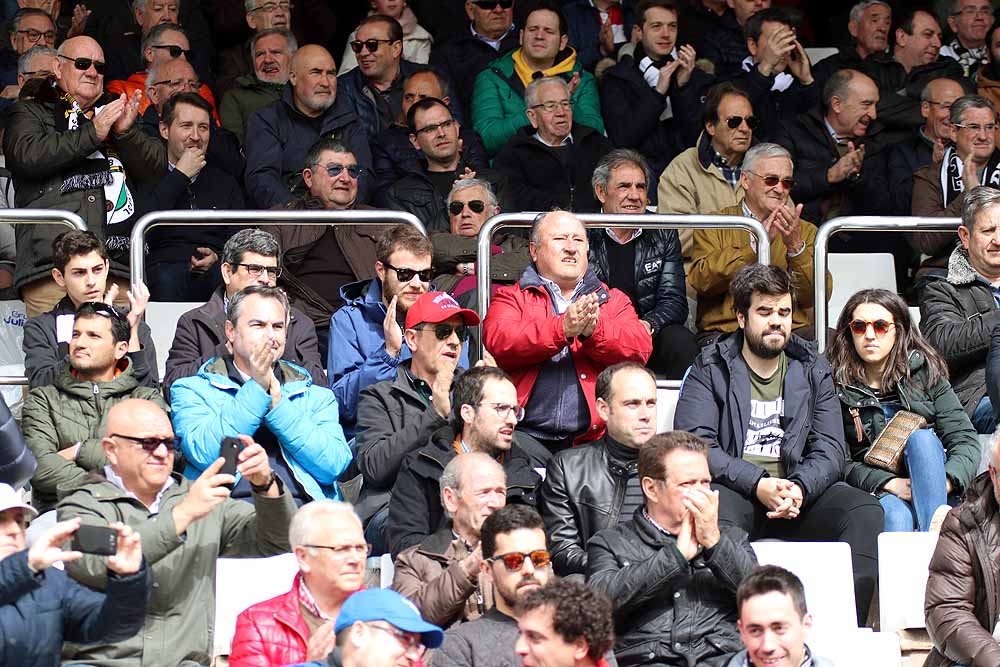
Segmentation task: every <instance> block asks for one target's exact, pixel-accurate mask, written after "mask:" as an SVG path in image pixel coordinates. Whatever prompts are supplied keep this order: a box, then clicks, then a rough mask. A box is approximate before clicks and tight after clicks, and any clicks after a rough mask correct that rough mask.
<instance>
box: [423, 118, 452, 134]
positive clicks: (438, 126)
mask: <svg viewBox="0 0 1000 667" xmlns="http://www.w3.org/2000/svg"><path fill="white" fill-rule="evenodd" d="M454 126H455V119H454V118H449V119H448V120H445V121H441V122H440V123H434V124H433V125H425V126H424V127H422V128H420V129H419V130H415V131H414V134H423V135H425V136H428V135H431V134H435V133H436V132H437V131H438V130H450V129H451V128H453V127H454Z"/></svg>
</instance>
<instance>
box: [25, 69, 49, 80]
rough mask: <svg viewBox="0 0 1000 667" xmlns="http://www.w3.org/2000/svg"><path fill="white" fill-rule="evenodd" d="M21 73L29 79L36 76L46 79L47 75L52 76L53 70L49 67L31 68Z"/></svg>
mask: <svg viewBox="0 0 1000 667" xmlns="http://www.w3.org/2000/svg"><path fill="white" fill-rule="evenodd" d="M20 74H21V76H23V77H25V78H27V79H34V78H40V79H44V78H45V77H47V76H52V72H51V70H47V69H36V70H29V71H27V72H21V73H20Z"/></svg>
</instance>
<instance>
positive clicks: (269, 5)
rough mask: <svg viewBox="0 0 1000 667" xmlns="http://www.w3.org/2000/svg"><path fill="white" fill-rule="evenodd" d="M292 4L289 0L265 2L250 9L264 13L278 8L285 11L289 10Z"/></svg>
mask: <svg viewBox="0 0 1000 667" xmlns="http://www.w3.org/2000/svg"><path fill="white" fill-rule="evenodd" d="M294 6H295V5H293V4H292V3H290V2H265V3H264V4H263V5H258V6H256V7H254V8H253V9H251V10H250V11H252V12H256V11H262V12H264V13H266V14H270V13H272V12H276V11H278V10H279V9H283V10H285V11H286V12H287V11H291V9H292V7H294Z"/></svg>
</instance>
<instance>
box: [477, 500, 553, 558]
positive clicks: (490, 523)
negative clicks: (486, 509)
mask: <svg viewBox="0 0 1000 667" xmlns="http://www.w3.org/2000/svg"><path fill="white" fill-rule="evenodd" d="M515 530H540V531H542V533H544V532H545V523H544V522H543V521H542V516H541V515H540V514H539V513H538V511H537V510H535V508H534V507H529V506H528V505H521V504H514V505H505V506H504V507H501V508H500V509H498V510H497V511H496V512H494V513H493V514H491V515H489V516H488V517H486V520H485V521H483V527H482V528H481V529H480V531H479V546H480V547H481V549H482V552H483V558H493V556H495V555H496V549H497V535H506V534H507V533H513V532H514V531H515ZM547 543H548V537H546V544H547Z"/></svg>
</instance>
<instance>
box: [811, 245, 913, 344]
mask: <svg viewBox="0 0 1000 667" xmlns="http://www.w3.org/2000/svg"><path fill="white" fill-rule="evenodd" d="M827 258H828V264H827V267H828V269H829V271H830V276H831V277H832V278H833V292H832V293H831V294H830V301H829V305H828V306H827V313H828V314H829V316H828V317H827V320H826V322H827V326H829V327H831V328H832V327H834V326H836V324H837V318H839V317H840V311H842V310H843V309H844V304H846V303H847V300H848V299H850V298H851V296H853V295H854V293H855V292H858V291H859V290H863V289H868V288H882V289H887V290H889V291H890V292H895V291H896V264H895V261H894V260H893V257H892V253H888V252H872V253H864V254H860V253H858V254H856V253H836V252H834V253H830V254H829V255H827ZM808 296H809V297H810V298H811V297H812V295H808Z"/></svg>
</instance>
